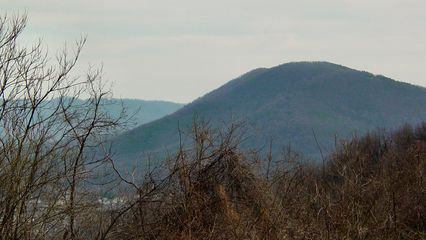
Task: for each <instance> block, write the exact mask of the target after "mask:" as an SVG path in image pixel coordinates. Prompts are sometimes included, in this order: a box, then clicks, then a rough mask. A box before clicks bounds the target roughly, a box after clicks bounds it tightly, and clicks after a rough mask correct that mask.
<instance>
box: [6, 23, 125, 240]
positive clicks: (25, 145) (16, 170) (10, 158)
mask: <svg viewBox="0 0 426 240" xmlns="http://www.w3.org/2000/svg"><path fill="white" fill-rule="evenodd" d="M26 22H27V19H26V17H25V16H13V17H8V16H5V17H2V18H0V136H1V138H0V236H1V237H0V238H1V239H40V238H50V237H52V238H53V237H57V236H63V239H76V238H79V234H82V232H81V229H80V228H79V225H81V221H80V220H81V219H85V218H86V219H87V217H88V216H82V214H86V215H87V214H89V212H90V211H81V209H85V208H94V209H95V208H97V207H98V206H96V204H95V203H96V201H95V200H96V199H93V196H91V195H90V194H89V193H90V189H89V190H87V189H86V188H85V186H86V185H87V184H86V183H87V182H86V181H85V180H87V179H89V178H91V177H92V175H93V174H94V172H95V171H93V170H94V169H95V168H97V167H99V165H102V164H103V163H104V158H103V157H102V156H101V155H100V154H99V151H96V149H97V147H98V145H99V144H101V143H102V142H104V140H105V137H106V136H107V134H108V133H110V132H111V131H113V130H114V129H115V128H116V127H118V126H119V125H120V123H121V120H122V116H123V115H122V116H120V117H118V118H115V119H113V118H111V117H110V116H109V115H108V114H107V113H106V112H105V111H102V108H103V104H104V103H105V101H103V99H104V98H108V97H109V96H110V93H109V91H108V90H105V89H106V85H105V83H104V82H103V81H102V76H101V71H100V70H97V69H95V70H93V69H90V70H89V71H88V73H87V74H86V75H85V76H73V75H72V70H73V68H74V67H75V65H76V63H77V60H78V58H79V56H80V52H81V50H82V47H83V45H84V43H85V39H84V38H83V39H81V40H79V41H77V42H76V43H75V47H74V48H72V50H71V51H69V50H67V48H66V47H64V49H62V50H61V51H58V53H57V54H56V58H55V59H50V58H49V56H48V54H47V50H46V49H45V48H44V47H43V45H42V43H41V41H39V42H38V43H36V44H35V45H33V46H32V47H21V46H20V45H19V36H20V35H21V33H22V31H23V30H24V28H25V26H26ZM123 113H124V112H123ZM84 234H87V232H86V233H84Z"/></svg>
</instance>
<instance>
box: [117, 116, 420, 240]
mask: <svg viewBox="0 0 426 240" xmlns="http://www.w3.org/2000/svg"><path fill="white" fill-rule="evenodd" d="M193 136H194V142H193V148H191V149H184V148H183V147H182V148H181V149H180V151H179V152H178V154H177V156H176V157H175V158H174V159H173V161H171V162H172V163H173V164H171V167H170V175H169V176H168V177H167V178H166V179H167V180H166V181H164V179H163V181H162V182H161V184H160V183H159V182H157V183H156V184H155V183H153V181H152V179H150V181H148V182H150V184H151V186H155V189H156V191H155V193H153V194H150V195H149V196H148V195H146V194H145V195H143V197H142V198H139V199H138V201H137V202H138V204H137V205H135V206H134V207H133V208H132V209H131V210H130V211H129V212H128V213H127V214H125V215H124V217H123V218H122V219H120V221H119V223H118V224H117V226H116V227H115V228H114V230H113V234H112V235H111V237H112V238H114V239H425V238H426V182H425V181H426V180H425V176H426V175H425V174H426V124H422V125H420V126H418V127H417V128H412V127H410V126H404V127H402V128H401V129H399V130H397V131H394V132H392V133H386V132H384V131H378V132H376V133H370V134H367V135H366V136H364V137H362V138H354V139H352V140H351V141H348V142H343V143H342V144H341V145H340V147H339V149H338V150H337V151H336V152H335V153H334V154H332V155H331V156H330V157H329V159H328V160H327V161H326V162H325V164H324V165H315V164H312V163H309V162H306V161H303V159H301V158H300V156H299V155H297V154H294V153H292V152H291V151H290V150H289V151H286V152H285V154H283V156H282V158H281V159H280V160H279V161H276V162H275V163H274V164H271V166H270V167H271V168H272V169H269V170H268V171H267V172H268V175H267V176H264V175H263V174H262V173H263V172H261V171H259V169H257V168H255V167H254V165H251V164H249V163H250V162H252V161H253V159H252V157H250V156H251V155H248V154H243V153H242V152H240V151H239V148H238V143H239V139H238V138H236V137H235V129H234V127H231V128H230V129H229V130H228V131H226V132H225V133H223V132H219V133H218V132H215V131H212V130H211V128H209V127H208V125H207V126H206V125H202V126H200V125H196V126H195V127H194V132H193ZM268 166H269V164H268ZM270 170H272V171H270ZM270 173H271V175H270V176H269V174H270ZM141 189H147V188H141ZM151 189H152V187H151ZM141 196H142V195H141Z"/></svg>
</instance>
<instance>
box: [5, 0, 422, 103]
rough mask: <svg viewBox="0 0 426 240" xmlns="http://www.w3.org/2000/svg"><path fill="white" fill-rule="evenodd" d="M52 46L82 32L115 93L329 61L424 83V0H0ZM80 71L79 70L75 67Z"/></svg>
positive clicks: (181, 97)
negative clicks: (22, 14)
mask: <svg viewBox="0 0 426 240" xmlns="http://www.w3.org/2000/svg"><path fill="white" fill-rule="evenodd" d="M0 1H1V3H0V5H1V9H2V11H5V12H8V13H10V12H17V11H19V12H26V13H27V14H28V17H29V21H28V27H27V31H26V33H25V36H24V41H26V42H28V43H29V42H32V41H33V40H34V39H37V38H40V37H41V38H43V40H44V42H45V43H46V44H47V45H48V46H49V48H50V51H51V52H54V50H55V49H58V48H60V47H61V46H62V45H63V43H64V42H68V43H72V42H73V41H74V40H76V39H78V38H79V37H80V36H84V35H87V36H88V42H87V44H86V46H85V48H84V50H83V54H82V58H81V59H80V65H83V66H87V65H88V64H92V65H97V66H99V65H101V64H103V67H104V76H105V78H106V79H108V80H110V81H112V82H113V91H114V96H115V97H125V98H141V99H162V100H172V101H177V102H190V101H191V100H193V99H195V98H197V97H199V96H202V95H203V94H205V93H207V92H209V91H211V90H213V89H215V88H217V87H219V86H220V85H222V84H224V83H225V82H227V81H229V80H231V79H233V78H235V77H237V76H239V75H241V74H243V73H244V72H247V71H249V70H251V69H253V68H258V67H271V66H275V65H279V64H282V63H286V62H291V61H305V60H306V61H313V60H315V61H316V60H321V61H330V62H334V63H338V64H342V65H346V66H348V67H351V68H355V69H360V70H366V71H370V72H372V73H375V74H383V75H385V76H388V77H391V78H394V79H397V80H400V81H405V82H410V83H414V84H417V85H422V86H426V77H425V76H426V74H425V69H426V1H425V0H353V1H349V0H297V1H294V0H292V1H287V0H210V1H204V0H179V1H178V0H149V1H147V0H127V1H126V0H122V1H108V0H90V1H87V0H72V1H71V0H63V1H58V0H32V1H30V0H20V1H17V0H0ZM79 71H80V70H79Z"/></svg>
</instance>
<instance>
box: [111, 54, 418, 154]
mask: <svg viewBox="0 0 426 240" xmlns="http://www.w3.org/2000/svg"><path fill="white" fill-rule="evenodd" d="M416 104H417V105H416ZM422 104H424V105H426V88H424V87H420V86H415V85H412V84H408V83H404V82H400V81H396V80H393V79H390V78H387V77H384V76H381V75H374V74H371V73H368V72H365V71H358V70H355V69H351V68H348V67H345V66H342V65H338V64H334V63H329V62H292V63H286V64H281V65H277V66H275V67H271V68H258V69H254V70H252V71H249V72H247V73H245V74H243V75H241V76H240V77H237V78H236V79H234V80H231V81H229V82H228V83H226V84H224V85H222V86H221V87H219V88H217V89H215V90H213V91H211V92H209V93H207V94H205V95H204V96H202V97H200V98H198V99H196V100H195V101H193V102H192V103H190V104H187V105H185V106H184V107H183V108H181V109H180V110H178V111H176V112H175V113H173V114H170V115H168V116H166V117H163V118H161V119H158V120H156V121H153V122H151V123H148V124H145V125H142V126H139V127H137V128H135V129H132V130H130V131H128V132H126V133H124V134H122V135H120V136H118V137H117V138H116V139H115V140H114V141H115V142H116V143H117V144H116V145H117V148H116V150H118V151H117V152H118V156H119V158H120V159H125V160H124V161H127V160H126V158H128V159H130V158H135V157H137V156H138V155H140V154H141V153H143V152H156V151H163V150H164V149H167V148H169V149H173V146H175V145H176V141H177V130H178V125H179V127H183V128H188V127H189V126H190V124H191V123H192V120H193V119H194V115H198V116H201V117H202V118H205V119H209V120H211V121H212V122H214V123H218V122H220V121H225V122H226V121H227V120H229V119H231V118H234V117H235V119H236V120H243V121H245V122H246V123H247V125H248V128H249V129H248V132H249V135H251V136H250V137H251V138H252V139H251V140H249V141H248V142H247V143H246V144H245V145H246V147H247V148H250V147H258V146H262V145H264V144H265V143H266V142H268V141H267V139H268V138H273V139H275V140H274V142H276V144H278V145H287V144H291V145H292V146H294V148H295V149H296V150H297V151H300V152H302V153H304V154H306V155H308V156H309V155H315V154H318V146H317V145H316V143H315V140H314V139H313V136H312V135H313V132H315V133H316V135H317V137H318V140H319V142H320V143H321V144H322V145H324V148H326V149H330V150H331V148H332V145H334V143H333V142H334V136H335V135H336V134H337V135H338V136H339V137H341V138H345V137H349V136H350V135H351V134H353V133H354V132H359V133H364V132H366V131H368V130H372V129H374V128H378V127H386V128H389V127H391V128H392V127H397V126H399V125H401V124H404V123H417V122H420V121H424V120H426V110H425V109H424V108H421V107H418V105H422ZM120 147H123V149H120Z"/></svg>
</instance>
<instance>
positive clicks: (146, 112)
mask: <svg viewBox="0 0 426 240" xmlns="http://www.w3.org/2000/svg"><path fill="white" fill-rule="evenodd" d="M105 101H106V104H104V105H103V110H104V111H106V112H108V113H109V114H111V115H112V116H119V114H120V113H121V111H122V107H124V108H125V110H126V114H128V115H129V117H131V122H132V123H133V124H135V125H141V124H145V123H148V122H151V121H154V120H157V119H159V118H162V117H164V116H166V115H169V114H171V113H174V112H176V111H177V110H179V109H180V108H182V107H183V106H184V104H182V103H174V102H167V101H156V100H140V99H109V100H105Z"/></svg>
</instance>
